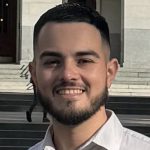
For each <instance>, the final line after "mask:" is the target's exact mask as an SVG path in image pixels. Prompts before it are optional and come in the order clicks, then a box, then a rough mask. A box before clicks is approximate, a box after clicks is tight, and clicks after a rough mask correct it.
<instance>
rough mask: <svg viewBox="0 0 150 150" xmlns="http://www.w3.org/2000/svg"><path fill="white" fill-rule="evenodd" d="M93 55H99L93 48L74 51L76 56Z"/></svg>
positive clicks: (97, 56)
mask: <svg viewBox="0 0 150 150" xmlns="http://www.w3.org/2000/svg"><path fill="white" fill-rule="evenodd" d="M87 55H89V56H94V57H96V58H100V56H99V55H98V54H97V53H96V52H95V51H93V50H87V51H80V52H77V53H76V56H78V57H79V56H87Z"/></svg>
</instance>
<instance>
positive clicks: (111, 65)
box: [107, 58, 119, 88]
mask: <svg viewBox="0 0 150 150" xmlns="http://www.w3.org/2000/svg"><path fill="white" fill-rule="evenodd" d="M118 68H119V64H118V60H117V59H116V58H113V59H111V60H110V61H109V62H108V64H107V88H110V86H111V84H112V81H113V80H114V79H115V76H116V73H117V71H118Z"/></svg>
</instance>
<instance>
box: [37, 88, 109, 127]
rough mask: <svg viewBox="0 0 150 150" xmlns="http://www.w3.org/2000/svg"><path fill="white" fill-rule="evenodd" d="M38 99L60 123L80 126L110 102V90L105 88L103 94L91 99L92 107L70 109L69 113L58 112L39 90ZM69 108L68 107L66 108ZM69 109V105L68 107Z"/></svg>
mask: <svg viewBox="0 0 150 150" xmlns="http://www.w3.org/2000/svg"><path fill="white" fill-rule="evenodd" d="M37 97H38V99H39V102H40V104H41V105H42V106H43V108H44V109H45V110H46V111H47V112H48V113H49V114H50V115H51V116H52V117H53V118H54V119H55V120H57V121H58V122H60V123H62V124H64V125H79V124H81V123H82V122H84V121H86V120H87V119H89V118H90V117H92V116H93V115H94V114H95V113H96V112H98V111H99V110H100V107H101V106H104V105H105V104H106V102H107V100H108V89H107V88H105V89H104V90H103V92H102V93H101V94H99V95H98V96H96V97H95V98H93V99H91V101H90V106H89V107H88V108H85V109H84V110H75V109H73V108H70V109H69V111H68V110H67V111H65V110H63V111H62V110H57V109H55V108H54V106H53V102H52V100H51V99H50V98H49V97H46V96H44V95H42V93H41V92H40V90H37ZM66 107H67V106H66ZM68 107H69V105H68Z"/></svg>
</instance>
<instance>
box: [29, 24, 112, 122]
mask: <svg viewBox="0 0 150 150" xmlns="http://www.w3.org/2000/svg"><path fill="white" fill-rule="evenodd" d="M104 47H105V46H103V44H102V39H101V35H100V33H99V31H98V30H97V29H96V28H95V27H94V26H92V25H89V24H87V23H47V24H46V25H44V27H43V28H42V29H41V31H40V33H39V37H38V42H37V45H36V49H35V54H36V55H35V63H34V64H33V68H32V77H33V80H34V83H35V85H36V87H37V89H38V96H39V97H40V101H41V103H42V104H43V105H44V107H46V109H47V110H48V111H49V112H50V114H52V116H53V117H54V118H55V119H56V120H57V121H59V122H61V123H64V124H79V123H81V122H82V121H84V120H86V119H88V118H89V117H91V116H92V115H93V114H95V113H96V112H97V111H100V106H101V105H103V104H104V100H105V99H106V97H107V88H108V87H109V86H110V84H111V80H110V79H108V78H109V77H108V76H109V68H108V62H107V56H106V55H107V50H104Z"/></svg>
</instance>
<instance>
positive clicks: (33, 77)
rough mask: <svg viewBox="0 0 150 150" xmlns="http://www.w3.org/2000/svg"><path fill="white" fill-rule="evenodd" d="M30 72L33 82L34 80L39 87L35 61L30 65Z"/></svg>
mask: <svg viewBox="0 0 150 150" xmlns="http://www.w3.org/2000/svg"><path fill="white" fill-rule="evenodd" d="M29 72H30V75H31V80H32V82H33V84H34V85H35V86H36V85H37V79H36V67H35V62H34V61H32V62H30V63H29Z"/></svg>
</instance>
